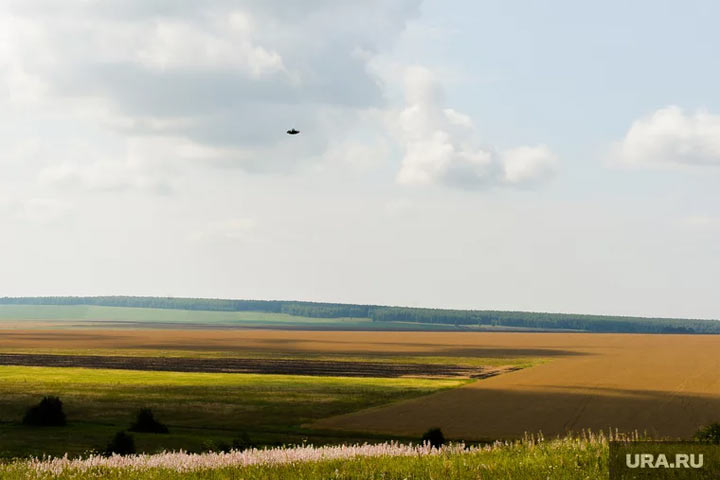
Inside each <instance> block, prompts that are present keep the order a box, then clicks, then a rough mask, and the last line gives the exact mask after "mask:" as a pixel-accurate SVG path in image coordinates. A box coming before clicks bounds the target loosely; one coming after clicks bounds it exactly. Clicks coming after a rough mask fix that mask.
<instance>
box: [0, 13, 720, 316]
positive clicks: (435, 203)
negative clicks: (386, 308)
mask: <svg viewBox="0 0 720 480" xmlns="http://www.w3.org/2000/svg"><path fill="white" fill-rule="evenodd" d="M718 17H720V6H719V5H718V4H717V2H713V1H689V2H675V1H672V2H671V1H657V0H654V1H649V0H648V1H636V2H622V1H609V2H595V3H593V4H591V3H588V2H573V1H559V0H553V1H551V2H536V1H531V0H527V1H514V2H507V1H502V0H492V1H488V0H483V1H454V2H441V1H439V0H438V1H431V0H427V1H424V2H422V1H419V0H417V1H416V0H398V1H392V2H390V1H384V0H377V1H363V2H357V1H334V0H310V1H304V2H287V1H280V0H277V1H271V0H265V1H262V2H256V1H252V2H251V1H248V2H242V1H225V0H217V1H208V2H192V1H180V0H157V1H153V2H148V1H146V0H106V1H87V0H83V1H80V0H72V1H65V2H56V1H50V0H47V1H41V0H38V1H36V0H18V1H14V0H5V1H4V2H2V4H0V225H1V227H0V228H2V230H1V232H0V233H1V234H0V295H12V296H14V295H105V294H129V295H173V296H201V297H229V298H264V299H301V300H318V301H338V302H356V303H378V304H393V305H416V306H438V307H455V308H483V309H514V310H541V311H561V312H587V313H611V314H629V315H647V316H650V315H658V316H689V317H705V318H720V295H718V279H719V278H720V89H718V88H717V85H718V84H720V62H718V60H717V49H718V46H719V45H720V30H718V29H717V25H716V22H717V18H718ZM292 127H295V128H298V129H299V130H301V131H302V133H301V134H300V135H297V136H289V135H286V134H285V130H287V129H289V128H292Z"/></svg>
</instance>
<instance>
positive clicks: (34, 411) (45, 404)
mask: <svg viewBox="0 0 720 480" xmlns="http://www.w3.org/2000/svg"><path fill="white" fill-rule="evenodd" d="M22 423H23V424H24V425H34V426H42V427H47V426H62V425H65V424H66V423H67V421H66V419H65V412H63V404H62V401H60V399H59V398H58V397H43V399H42V400H41V401H40V403H38V404H37V405H35V406H32V407H30V408H28V409H27V411H26V412H25V416H24V417H23V420H22Z"/></svg>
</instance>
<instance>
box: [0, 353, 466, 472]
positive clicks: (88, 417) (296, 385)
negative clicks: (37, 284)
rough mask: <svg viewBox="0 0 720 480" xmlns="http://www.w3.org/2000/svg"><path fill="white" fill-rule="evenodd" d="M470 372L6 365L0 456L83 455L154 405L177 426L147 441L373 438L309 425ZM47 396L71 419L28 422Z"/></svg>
mask: <svg viewBox="0 0 720 480" xmlns="http://www.w3.org/2000/svg"><path fill="white" fill-rule="evenodd" d="M463 383H465V381H463V380H424V379H407V378H396V379H388V378H346V377H309V376H294V375H251V374H225V373H184V372H146V371H130V370H100V369H83V368H48V367H13V366H4V367H0V385H1V386H2V387H1V388H2V395H1V396H0V412H1V413H0V422H1V423H0V456H4V457H6V458H7V457H13V456H23V455H42V454H52V455H62V454H64V453H66V452H67V453H69V454H70V455H77V454H80V453H83V452H85V451H87V450H90V449H102V448H103V447H104V446H105V443H106V442H107V440H108V439H109V438H110V437H111V436H112V434H113V433H115V432H116V431H118V430H120V429H124V428H127V427H128V426H129V424H130V423H131V421H132V419H133V418H132V417H133V415H134V413H135V412H136V411H137V410H138V409H140V408H143V407H149V408H152V409H153V411H154V412H155V414H156V416H157V418H158V419H159V420H161V421H163V422H164V423H166V424H167V425H168V426H169V427H170V431H171V434H170V435H153V434H139V435H137V438H136V440H137V444H138V448H139V449H140V450H143V451H147V452H154V451H157V450H161V449H179V448H184V449H190V450H200V449H202V448H203V447H204V446H205V445H206V444H207V441H225V442H229V441H231V439H232V438H233V437H234V436H236V435H237V434H238V432H241V431H244V432H247V433H248V434H249V435H250V437H251V438H252V439H253V440H254V441H256V442H259V443H262V444H276V443H292V442H301V441H303V440H309V441H313V442H318V443H325V442H337V441H346V440H372V438H373V437H372V436H360V437H350V438H347V437H346V436H345V434H342V433H331V434H328V433H325V432H322V431H314V430H308V429H304V428H303V427H302V425H303V424H305V423H310V422H312V421H314V420H317V419H320V418H324V417H327V416H332V415H337V414H342V413H347V412H352V411H355V410H359V409H362V408H366V407H371V406H377V405H382V404H387V403H391V402H395V401H398V400H402V399H406V398H412V397H417V396H421V395H426V394H428V393H431V392H435V391H437V390H441V389H446V388H451V387H455V386H458V385H461V384H463ZM44 395H57V396H59V397H60V398H61V399H62V400H63V402H64V404H65V411H66V413H67V417H68V424H69V425H68V427H49V428H48V427H45V428H43V427H36V428H29V427H25V426H22V425H20V423H19V420H20V418H21V417H22V415H23V413H24V411H25V409H26V408H27V407H28V406H29V405H32V404H34V403H36V402H37V401H38V400H39V399H40V398H41V397H42V396H44Z"/></svg>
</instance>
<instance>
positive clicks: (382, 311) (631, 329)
mask: <svg viewBox="0 0 720 480" xmlns="http://www.w3.org/2000/svg"><path fill="white" fill-rule="evenodd" d="M0 304H4V305H97V306H106V307H137V308H169V309H178V310H211V311H230V312H240V311H255V312H270V313H285V314H288V315H295V316H303V317H312V318H345V317H352V318H369V319H371V320H373V321H376V322H410V323H434V324H445V325H457V326H458V327H460V326H463V327H469V326H497V327H522V328H530V329H562V330H580V331H587V332H598V333H600V332H602V333H713V334H718V333H720V321H717V320H693V319H682V318H645V317H620V316H609V315H582V314H568V313H538V312H509V311H494V310H448V309H435V308H410V307H387V306H380V305H353V304H345V303H320V302H299V301H287V300H225V299H208V298H173V297H122V296H112V297H0Z"/></svg>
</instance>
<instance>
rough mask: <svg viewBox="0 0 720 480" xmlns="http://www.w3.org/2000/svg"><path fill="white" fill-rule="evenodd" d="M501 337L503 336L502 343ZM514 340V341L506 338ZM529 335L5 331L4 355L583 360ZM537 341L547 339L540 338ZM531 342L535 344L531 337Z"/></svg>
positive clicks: (0, 344) (0, 339) (1, 339)
mask: <svg viewBox="0 0 720 480" xmlns="http://www.w3.org/2000/svg"><path fill="white" fill-rule="evenodd" d="M498 335H504V336H503V337H500V336H498ZM507 335H509V337H506V336H507ZM515 335H518V337H517V338H518V339H519V338H520V337H521V336H523V337H525V336H527V335H524V334H516V333H511V334H508V333H505V334H501V333H479V332H478V333H476V332H386V331H382V332H381V331H374V332H373V331H307V330H250V329H248V330H165V329H162V330H161V329H157V330H152V329H143V330H129V329H119V330H111V329H67V330H62V329H52V330H39V329H38V330H35V329H28V330H17V329H6V330H0V352H2V351H10V350H17V349H38V350H39V351H42V350H48V349H66V350H73V349H78V350H86V349H94V348H98V349H115V350H122V349H128V350H141V349H152V350H163V349H166V350H188V351H202V350H207V351H223V352H232V353H237V354H239V355H242V354H243V353H246V352H267V353H330V354H353V355H355V354H361V355H370V356H372V355H383V356H387V355H436V356H458V357H491V358H520V357H557V356H574V355H583V354H584V353H581V352H577V351H576V350H575V349H569V350H563V349H561V348H557V347H553V346H551V345H544V344H543V342H542V341H540V342H535V343H536V344H534V345H532V344H528V345H524V344H518V345H513V342H512V341H504V342H497V341H495V340H493V341H489V340H490V339H499V338H510V339H512V338H514V336H515ZM537 335H539V336H538V337H537V338H538V339H541V338H549V337H543V335H545V334H537ZM530 338H533V337H532V335H530Z"/></svg>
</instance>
